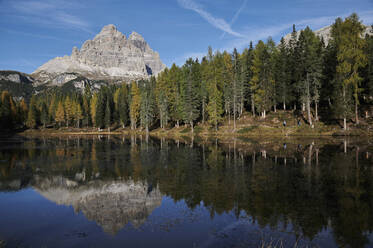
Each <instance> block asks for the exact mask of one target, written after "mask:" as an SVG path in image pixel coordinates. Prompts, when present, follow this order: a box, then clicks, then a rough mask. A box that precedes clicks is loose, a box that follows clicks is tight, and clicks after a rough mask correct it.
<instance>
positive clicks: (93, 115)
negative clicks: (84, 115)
mask: <svg viewBox="0 0 373 248" xmlns="http://www.w3.org/2000/svg"><path fill="white" fill-rule="evenodd" d="M97 102H98V95H97V93H95V94H93V96H92V99H91V101H90V113H91V118H92V124H93V125H94V126H96V127H97V123H96V111H97Z"/></svg>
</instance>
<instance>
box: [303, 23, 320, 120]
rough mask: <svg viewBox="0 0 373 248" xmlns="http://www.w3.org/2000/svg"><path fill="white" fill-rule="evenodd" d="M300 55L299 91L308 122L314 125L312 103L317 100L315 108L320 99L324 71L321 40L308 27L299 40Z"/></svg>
mask: <svg viewBox="0 0 373 248" xmlns="http://www.w3.org/2000/svg"><path fill="white" fill-rule="evenodd" d="M298 49H299V56H300V60H299V61H298V72H299V82H298V87H299V89H300V90H299V92H300V97H301V101H302V102H303V103H304V104H305V107H306V110H307V119H308V123H309V124H310V125H311V126H312V117H311V103H312V101H313V100H315V103H316V105H315V108H316V109H317V104H318V100H319V89H320V84H321V83H320V81H321V72H322V67H321V66H322V57H321V56H320V40H319V39H318V38H317V37H316V35H315V34H314V33H313V32H312V30H311V29H310V28H309V27H307V28H306V29H305V30H303V31H301V33H300V36H299V42H298Z"/></svg>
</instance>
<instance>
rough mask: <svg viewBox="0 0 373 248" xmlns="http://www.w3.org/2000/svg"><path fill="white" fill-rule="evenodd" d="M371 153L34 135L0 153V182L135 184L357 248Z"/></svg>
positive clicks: (370, 203) (369, 221)
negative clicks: (325, 232)
mask: <svg viewBox="0 0 373 248" xmlns="http://www.w3.org/2000/svg"><path fill="white" fill-rule="evenodd" d="M183 141H184V142H183ZM284 144H286V145H284ZM371 149H372V147H371V146H370V145H369V143H368V144H363V145H360V144H358V143H356V142H355V143H354V142H352V141H350V140H340V141H339V140H337V141H333V142H325V141H323V142H322V144H319V142H318V140H312V141H310V142H306V143H305V142H303V143H299V144H298V143H297V142H291V141H286V142H281V143H280V142H278V143H276V144H275V143H273V144H271V142H264V141H263V142H262V143H260V141H258V142H256V141H249V142H248V143H247V144H246V145H242V144H241V143H240V142H239V141H237V140H233V142H229V143H227V144H219V141H218V140H212V141H210V142H208V143H203V144H200V145H199V144H198V143H197V142H196V140H187V141H185V140H183V139H179V140H176V141H172V140H167V139H160V140H158V139H152V138H149V137H146V136H144V137H136V136H130V137H124V136H120V137H119V136H118V137H117V136H112V137H111V138H110V139H108V137H93V136H92V137H79V138H77V137H72V138H68V137H65V138H55V139H40V140H39V139H33V140H29V141H26V142H23V143H21V144H14V145H13V146H12V145H9V144H8V145H7V146H3V147H2V148H1V149H0V187H1V189H2V190H5V191H7V190H18V189H20V188H22V187H28V186H32V187H35V188H39V189H41V188H42V185H41V184H42V183H43V182H44V183H45V181H43V180H40V178H44V179H45V180H47V179H48V180H52V179H53V178H56V177H62V178H65V179H66V180H70V181H74V182H75V183H76V184H77V187H83V186H84V187H92V185H94V184H95V183H97V182H99V185H105V182H107V183H110V182H113V181H115V182H123V183H125V182H131V181H133V182H135V183H136V184H141V185H144V187H145V188H146V190H145V191H144V192H147V193H149V192H151V191H152V190H153V188H154V189H157V190H159V192H160V193H159V194H158V195H161V194H162V195H168V196H170V197H172V198H173V199H174V200H175V201H179V200H184V201H185V202H186V204H187V205H188V207H189V208H191V209H193V208H195V207H197V206H200V204H201V202H203V205H204V206H205V207H206V208H207V209H208V210H209V211H210V215H211V217H213V216H214V215H215V214H221V213H225V212H226V213H228V212H233V213H234V214H235V215H236V216H237V217H238V216H239V215H240V213H242V211H244V212H245V213H246V214H247V215H248V216H250V217H251V218H250V219H251V220H252V221H253V222H255V223H258V224H259V225H260V226H262V227H264V226H270V227H272V228H278V227H279V226H282V227H283V228H286V227H287V226H288V225H289V224H291V227H292V228H293V230H294V231H295V232H296V233H297V234H298V235H299V236H304V237H307V238H309V239H313V238H314V237H315V236H316V235H317V234H318V233H320V232H321V231H323V230H325V229H332V232H333V235H334V238H335V240H336V242H337V244H338V245H339V246H342V247H344V246H350V247H363V246H365V245H367V244H368V243H369V240H368V235H370V233H371V232H372V227H373V211H372V210H373V180H372V179H373V175H372V173H373V168H372V156H370V153H371ZM82 173H84V176H83V174H82ZM44 186H45V184H44ZM67 188H68V187H67ZM147 193H146V194H147ZM146 194H145V195H146ZM112 198H113V199H115V196H114V195H112ZM158 202H159V200H158ZM159 204H160V203H159ZM110 206H111V205H110ZM87 211H88V210H87ZM91 215H93V213H91ZM124 222H126V221H124Z"/></svg>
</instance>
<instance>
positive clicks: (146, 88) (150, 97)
mask: <svg viewBox="0 0 373 248" xmlns="http://www.w3.org/2000/svg"><path fill="white" fill-rule="evenodd" d="M140 84H141V104H140V121H141V126H142V127H143V128H145V131H146V133H149V126H150V125H151V123H152V121H153V118H154V110H155V105H156V102H155V96H154V88H155V78H154V77H152V78H151V79H150V81H141V82H140Z"/></svg>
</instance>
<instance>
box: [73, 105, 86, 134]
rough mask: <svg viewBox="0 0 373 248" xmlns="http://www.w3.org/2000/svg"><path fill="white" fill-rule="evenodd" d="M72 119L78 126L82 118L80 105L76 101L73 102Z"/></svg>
mask: <svg viewBox="0 0 373 248" xmlns="http://www.w3.org/2000/svg"><path fill="white" fill-rule="evenodd" d="M74 108H75V110H74V120H75V121H76V125H77V127H78V128H80V121H81V120H82V119H83V118H84V116H83V111H82V107H81V106H80V103H79V102H78V101H76V102H74Z"/></svg>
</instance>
